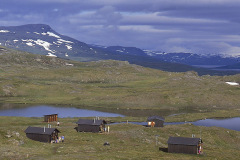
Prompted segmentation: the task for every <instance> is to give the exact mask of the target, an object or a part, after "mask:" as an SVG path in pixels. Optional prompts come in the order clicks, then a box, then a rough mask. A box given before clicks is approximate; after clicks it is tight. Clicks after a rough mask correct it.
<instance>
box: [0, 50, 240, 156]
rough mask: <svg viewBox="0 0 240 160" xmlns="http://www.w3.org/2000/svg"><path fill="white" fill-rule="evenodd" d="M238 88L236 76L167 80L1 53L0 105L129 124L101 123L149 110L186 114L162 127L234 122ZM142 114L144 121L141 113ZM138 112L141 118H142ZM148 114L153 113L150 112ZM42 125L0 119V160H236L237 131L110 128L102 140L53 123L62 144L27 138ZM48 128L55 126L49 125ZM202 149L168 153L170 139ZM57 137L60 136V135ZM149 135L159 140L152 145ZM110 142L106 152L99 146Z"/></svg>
mask: <svg viewBox="0 0 240 160" xmlns="http://www.w3.org/2000/svg"><path fill="white" fill-rule="evenodd" d="M226 81H234V82H240V75H235V76H223V77H218V76H198V75H197V74H196V73H195V72H186V73H170V72H163V71H160V70H154V69H149V68H144V67H141V66H137V65H131V64H129V63H128V62H121V61H111V60H109V61H97V62H87V63H83V62H75V61H68V60H61V59H58V58H51V57H46V56H41V55H33V54H29V53H24V52H20V51H14V50H9V49H6V48H2V47H0V103H3V104H4V106H1V108H2V107H5V108H10V107H11V105H6V104H11V103H21V104H52V105H56V104H58V105H73V106H74V107H77V106H79V107H85V108H89V109H91V108H93V109H97V110H102V109H105V110H109V111H111V112H112V111H113V112H123V113H126V114H125V115H128V114H129V113H130V112H131V117H123V118H119V117H117V118H107V120H108V121H125V120H134V121H145V120H146V116H148V115H147V114H148V111H153V112H154V113H155V114H156V113H157V114H159V115H162V114H163V111H166V110H167V111H171V112H172V113H177V112H179V111H192V112H193V113H188V114H180V115H177V116H172V117H167V116H166V121H168V122H171V121H185V120H186V121H191V120H196V119H202V118H209V117H231V116H239V115H240V110H239V104H240V98H239V95H240V87H239V86H230V85H228V84H226V83H225V82H226ZM140 113H143V114H140ZM144 113H145V114H144ZM149 114H152V112H149ZM42 121H43V119H42V118H23V117H0V144H1V145H0V153H1V154H0V159H184V160H185V159H236V157H239V156H240V152H239V148H240V132H238V131H232V130H227V129H223V128H217V127H199V126H194V125H189V124H185V125H173V126H165V127H163V128H146V127H143V126H139V125H133V124H118V125H112V126H110V133H109V134H92V133H77V132H76V130H74V127H76V124H75V123H74V122H76V121H77V118H64V119H60V121H61V125H60V127H59V130H60V131H61V134H62V135H64V136H65V142H64V143H61V144H48V143H40V142H36V141H32V140H30V139H27V138H26V136H25V134H24V130H25V129H26V128H27V127H28V126H41V127H43V126H44V125H45V126H47V124H46V123H44V122H42ZM52 126H53V127H54V126H56V124H54V123H52ZM200 131H201V133H202V134H201V135H202V138H203V142H204V155H201V156H199V155H185V154H169V153H166V152H163V151H159V147H162V148H166V147H167V139H168V137H169V136H186V137H190V136H191V135H192V134H195V135H196V136H197V137H200ZM61 134H60V135H61ZM156 135H159V137H158V138H157V141H156ZM104 142H109V143H110V146H103V143H104Z"/></svg>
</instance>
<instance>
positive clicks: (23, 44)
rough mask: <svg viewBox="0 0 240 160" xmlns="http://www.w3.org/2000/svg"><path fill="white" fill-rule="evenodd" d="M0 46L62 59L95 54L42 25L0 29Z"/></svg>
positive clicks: (82, 45)
mask: <svg viewBox="0 0 240 160" xmlns="http://www.w3.org/2000/svg"><path fill="white" fill-rule="evenodd" d="M0 37H1V38H0V45H3V46H6V47H10V48H15V49H19V50H22V51H27V52H31V53H35V54H42V55H48V56H57V57H62V58H68V57H74V56H80V55H91V54H95V53H96V51H94V50H93V49H92V48H90V47H89V46H88V45H87V44H85V43H83V42H80V41H78V40H75V39H73V38H70V37H68V36H64V35H61V34H59V33H57V32H56V31H54V30H53V29H52V28H51V27H50V26H48V25H44V24H28V25H22V26H10V27H0Z"/></svg>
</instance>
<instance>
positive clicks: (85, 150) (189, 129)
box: [0, 117, 240, 160]
mask: <svg viewBox="0 0 240 160" xmlns="http://www.w3.org/2000/svg"><path fill="white" fill-rule="evenodd" d="M126 118H127V117H125V118H124V119H126ZM77 120H78V118H63V119H60V122H61V124H60V126H59V127H57V126H56V123H51V125H52V127H57V128H58V129H59V130H60V131H61V133H60V134H59V135H60V136H61V135H64V136H65V142H64V143H58V144H49V143H41V142H37V141H33V140H30V139H28V138H26V136H25V133H24V130H25V129H26V128H27V127H28V126H40V127H43V126H46V127H47V123H45V122H42V121H43V118H23V117H0V126H1V127H0V144H1V145H0V153H1V154H0V159H34V160H35V159H94V160H95V159H184V160H187V159H189V160H190V159H236V158H237V157H239V156H240V152H239V148H240V132H238V131H233V130H227V129H223V128H218V127H199V126H194V125H190V124H184V125H169V126H164V127H163V128H149V127H144V126H140V125H134V124H116V125H110V132H109V133H99V134H98V133H78V132H76V130H75V129H74V128H75V127H76V124H75V122H76V121H77ZM107 120H111V121H121V120H122V118H114V119H111V118H107ZM136 120H137V119H136ZM139 120H141V119H139ZM200 131H201V136H202V139H203V142H204V144H203V152H204V154H203V155H188V154H172V153H166V152H164V151H159V147H160V148H167V140H168V137H169V136H185V137H191V135H192V134H195V135H196V136H197V137H200ZM156 135H158V137H157V138H156ZM105 142H109V143H110V146H104V145H103V144H104V143H105Z"/></svg>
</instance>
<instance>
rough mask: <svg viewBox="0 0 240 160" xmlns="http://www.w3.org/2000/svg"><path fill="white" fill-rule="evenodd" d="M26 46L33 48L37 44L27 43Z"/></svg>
mask: <svg viewBox="0 0 240 160" xmlns="http://www.w3.org/2000/svg"><path fill="white" fill-rule="evenodd" d="M26 45H28V46H31V47H32V46H34V45H35V44H33V43H32V42H27V43H26Z"/></svg>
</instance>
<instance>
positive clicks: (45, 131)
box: [25, 126, 60, 143]
mask: <svg viewBox="0 0 240 160" xmlns="http://www.w3.org/2000/svg"><path fill="white" fill-rule="evenodd" d="M59 132H60V131H59V130H58V129H56V128H45V127H44V128H41V127H30V126H29V127H28V128H27V129H26V130H25V133H26V136H27V137H28V138H30V139H32V140H35V141H40V142H49V143H50V142H51V141H52V140H56V139H58V133H59Z"/></svg>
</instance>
